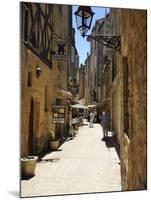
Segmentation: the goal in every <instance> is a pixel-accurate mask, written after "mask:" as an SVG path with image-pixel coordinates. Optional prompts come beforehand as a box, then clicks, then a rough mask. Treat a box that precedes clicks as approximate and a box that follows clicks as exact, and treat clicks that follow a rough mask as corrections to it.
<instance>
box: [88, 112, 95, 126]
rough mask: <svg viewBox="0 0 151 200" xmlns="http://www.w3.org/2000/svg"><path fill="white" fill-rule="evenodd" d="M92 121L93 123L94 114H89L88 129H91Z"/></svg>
mask: <svg viewBox="0 0 151 200" xmlns="http://www.w3.org/2000/svg"><path fill="white" fill-rule="evenodd" d="M93 121H94V113H93V112H90V123H89V128H93Z"/></svg>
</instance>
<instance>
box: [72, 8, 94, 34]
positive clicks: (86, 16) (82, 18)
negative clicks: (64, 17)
mask: <svg viewBox="0 0 151 200" xmlns="http://www.w3.org/2000/svg"><path fill="white" fill-rule="evenodd" d="M74 14H75V17H76V23H77V28H78V29H79V30H80V33H81V35H82V36H83V37H85V36H86V33H87V32H88V30H89V29H90V27H91V23H92V19H93V15H94V12H92V10H91V7H89V6H79V7H78V10H77V11H76V12H75V13H74Z"/></svg>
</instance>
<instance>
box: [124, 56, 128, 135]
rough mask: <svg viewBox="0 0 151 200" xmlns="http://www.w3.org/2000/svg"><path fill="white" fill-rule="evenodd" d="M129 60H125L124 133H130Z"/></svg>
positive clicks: (125, 58)
mask: <svg viewBox="0 0 151 200" xmlns="http://www.w3.org/2000/svg"><path fill="white" fill-rule="evenodd" d="M128 96H129V92H128V59H127V57H124V58H123V111H124V113H123V114H124V133H126V134H127V135H128V136H129V134H128V132H129V112H128Z"/></svg>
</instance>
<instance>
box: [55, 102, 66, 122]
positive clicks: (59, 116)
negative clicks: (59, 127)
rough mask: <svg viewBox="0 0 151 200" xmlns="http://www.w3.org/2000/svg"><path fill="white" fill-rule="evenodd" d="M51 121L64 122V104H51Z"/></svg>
mask: <svg viewBox="0 0 151 200" xmlns="http://www.w3.org/2000/svg"><path fill="white" fill-rule="evenodd" d="M52 122H53V123H54V124H60V123H61V124H63V123H65V106H62V105H55V106H53V117H52Z"/></svg>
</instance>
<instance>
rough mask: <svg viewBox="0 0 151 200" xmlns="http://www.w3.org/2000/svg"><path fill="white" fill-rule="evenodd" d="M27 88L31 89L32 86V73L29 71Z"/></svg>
mask: <svg viewBox="0 0 151 200" xmlns="http://www.w3.org/2000/svg"><path fill="white" fill-rule="evenodd" d="M27 86H28V87H31V86H32V72H31V71H29V72H28V75H27Z"/></svg>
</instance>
